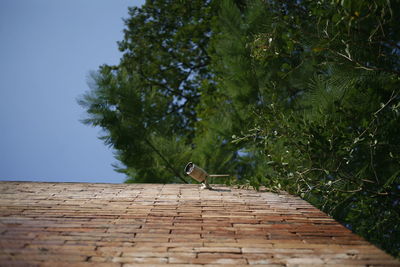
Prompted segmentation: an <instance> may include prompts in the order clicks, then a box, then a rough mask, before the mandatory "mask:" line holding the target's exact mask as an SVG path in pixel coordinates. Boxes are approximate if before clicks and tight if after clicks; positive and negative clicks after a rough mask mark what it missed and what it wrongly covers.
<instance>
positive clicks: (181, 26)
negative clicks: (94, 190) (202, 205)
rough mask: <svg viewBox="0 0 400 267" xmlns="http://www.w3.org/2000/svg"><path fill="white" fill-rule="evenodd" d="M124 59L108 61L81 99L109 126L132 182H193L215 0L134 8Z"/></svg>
mask: <svg viewBox="0 0 400 267" xmlns="http://www.w3.org/2000/svg"><path fill="white" fill-rule="evenodd" d="M129 14H130V17H129V18H128V19H126V20H125V24H126V29H125V38H124V40H123V41H121V42H120V43H119V49H120V51H122V52H123V58H122V59H121V62H120V64H119V65H117V66H107V65H104V66H101V67H100V69H99V70H98V71H97V72H96V73H94V74H93V75H92V78H91V79H92V83H91V85H92V86H91V90H90V91H89V92H87V93H86V94H85V95H84V96H83V97H82V98H81V99H80V100H79V102H80V104H81V105H82V106H83V107H85V108H86V110H87V112H88V114H89V118H88V119H87V120H85V121H84V122H85V123H86V124H89V125H93V126H99V127H101V128H102V129H103V130H104V133H105V135H104V137H102V138H103V139H104V140H105V142H106V144H108V145H110V146H112V147H113V148H115V149H116V151H117V152H116V153H117V155H116V157H117V159H118V160H119V161H120V162H121V164H122V166H116V167H117V169H118V170H119V171H120V172H123V173H125V174H126V175H127V176H128V177H129V179H128V182H187V181H186V179H185V177H184V176H183V174H182V169H183V167H182V166H184V165H185V164H186V163H187V161H189V160H190V158H191V157H190V154H191V150H192V147H191V144H192V140H193V138H194V123H195V122H196V120H197V119H196V118H197V115H196V105H197V103H198V102H199V92H198V91H199V87H200V83H201V82H202V81H203V80H204V79H207V78H209V76H210V73H209V72H208V71H206V66H207V64H208V62H209V56H208V54H207V46H208V40H209V37H210V36H211V33H210V32H211V28H210V22H211V17H212V16H213V8H212V5H211V3H210V2H209V1H190V2H189V1H188V2H186V1H185V2H182V1H165V0H154V1H147V3H146V4H145V5H144V6H143V7H141V8H139V7H133V8H130V9H129Z"/></svg>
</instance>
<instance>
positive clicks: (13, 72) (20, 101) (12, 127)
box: [0, 0, 144, 183]
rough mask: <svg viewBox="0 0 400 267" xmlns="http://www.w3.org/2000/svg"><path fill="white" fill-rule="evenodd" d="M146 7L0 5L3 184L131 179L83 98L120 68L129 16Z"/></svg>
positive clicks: (20, 1)
mask: <svg viewBox="0 0 400 267" xmlns="http://www.w3.org/2000/svg"><path fill="white" fill-rule="evenodd" d="M143 2H144V0H131V1H128V0H0V36H1V37H0V38H1V39H0V40H1V41H0V101H1V103H0V180H20V181H22V180H26V181H67V182H111V183H120V182H123V181H124V178H125V177H124V175H122V174H119V173H116V172H115V171H114V170H113V167H112V166H111V164H112V163H115V162H116V160H115V159H114V156H113V152H112V150H110V149H109V148H107V147H106V146H105V145H104V144H103V143H102V141H100V140H99V139H98V138H97V137H98V136H99V135H100V129H98V128H91V127H88V126H85V125H83V124H81V123H80V121H79V120H80V119H82V118H84V117H85V113H84V110H83V109H82V108H81V107H80V106H79V105H78V104H77V102H76V99H77V98H78V97H79V96H80V95H82V94H83V93H84V92H85V91H86V90H88V86H87V77H88V74H89V72H90V71H92V70H97V68H98V66H100V65H102V64H117V63H118V62H119V58H120V57H121V54H120V52H119V51H118V47H117V44H116V42H117V41H119V40H121V39H122V38H123V33H122V31H123V28H124V24H123V21H122V18H127V17H128V6H133V5H139V6H140V5H142V4H143Z"/></svg>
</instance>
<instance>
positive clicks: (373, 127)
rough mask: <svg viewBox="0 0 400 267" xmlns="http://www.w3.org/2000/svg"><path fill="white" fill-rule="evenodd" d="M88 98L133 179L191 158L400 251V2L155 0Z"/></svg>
mask: <svg viewBox="0 0 400 267" xmlns="http://www.w3.org/2000/svg"><path fill="white" fill-rule="evenodd" d="M129 14H130V17H129V18H128V19H127V20H126V29H125V38H124V40H123V41H121V42H120V43H119V46H120V50H121V51H122V52H123V57H122V59H121V62H120V63H119V64H118V65H117V66H107V65H104V66H101V67H100V68H99V70H98V71H97V72H95V73H94V74H93V75H92V78H91V81H92V83H91V90H90V91H88V92H87V93H86V94H85V95H84V96H83V97H82V98H81V99H80V103H81V105H82V106H84V107H85V109H86V110H87V112H88V114H89V117H88V119H86V120H85V121H84V122H85V123H87V124H89V125H92V126H99V127H101V128H102V129H103V130H104V133H105V134H104V137H102V138H103V139H104V141H105V142H106V144H108V145H110V146H112V147H113V148H114V149H115V150H116V157H117V159H118V160H119V161H120V163H121V166H116V168H117V169H118V170H119V171H121V172H123V173H125V174H126V175H127V177H128V180H127V181H128V182H163V183H171V182H191V181H190V180H189V179H187V178H186V177H185V176H183V173H182V169H183V167H184V166H185V164H186V163H187V162H188V161H194V162H196V163H197V164H198V165H200V166H202V167H204V168H205V169H206V170H207V171H208V172H210V173H230V174H234V175H235V176H236V178H237V182H238V183H239V184H244V185H250V186H253V187H255V188H259V187H261V186H266V187H267V188H269V189H271V190H286V191H288V192H290V193H292V194H297V195H300V196H301V197H303V198H304V199H306V200H308V201H310V202H311V203H313V204H314V205H316V206H318V207H319V208H321V209H322V210H324V211H326V212H327V213H329V214H331V215H332V216H334V218H336V219H338V220H339V221H341V222H342V223H343V224H345V225H346V226H347V227H349V228H351V229H352V230H354V231H355V232H356V233H359V234H360V235H362V236H364V237H365V238H366V239H368V240H369V241H371V242H373V243H375V244H377V245H379V246H380V247H382V248H384V249H385V250H387V251H388V252H390V253H392V254H393V255H395V256H399V251H400V224H399V221H400V117H399V116H400V95H399V94H400V87H399V85H400V78H399V74H400V60H399V56H400V40H399V38H400V32H399V31H400V24H398V21H400V2H398V1H394V0H393V1H390V0H388V1H386V0H382V1H381V0H373V1H371V0H320V1H314V0H286V1H278V0H275V1H274V0H258V1H239V0H237V1H232V0H231V1H229V0H224V1H197V0H195V1H172V0H153V1H147V2H146V4H145V5H144V6H143V7H141V8H131V9H130V13H129Z"/></svg>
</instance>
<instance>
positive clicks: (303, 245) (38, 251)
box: [0, 182, 400, 267]
mask: <svg viewBox="0 0 400 267" xmlns="http://www.w3.org/2000/svg"><path fill="white" fill-rule="evenodd" d="M217 188H218V190H214V191H209V190H200V189H199V187H198V186H197V185H180V184H173V185H160V184H118V185H117V184H85V183H30V182H0V195H1V198H0V265H1V266H7V265H12V266H14V265H15V266H19V265H21V266H26V265H32V266H36V265H38V266H78V267H79V266H120V267H121V266H124V267H127V266H149V265H151V266H166V265H174V266H244V265H257V266H308V265H310V264H313V265H327V266H329V265H331V266H337V265H340V266H354V265H361V266H365V265H368V264H375V265H376V264H378V265H388V266H399V265H400V263H399V262H398V261H397V260H395V259H393V258H392V257H391V256H389V255H387V254H386V253H384V252H383V251H381V250H379V249H378V248H376V247H375V246H373V245H371V244H369V243H368V242H366V241H365V240H364V239H362V238H360V237H359V236H357V235H354V234H352V233H351V231H350V230H348V229H346V228H345V227H343V226H342V225H340V224H338V223H337V222H335V221H334V220H333V219H332V218H330V217H329V216H327V215H326V214H324V213H323V212H321V211H319V210H318V209H315V208H314V207H312V205H310V204H309V203H307V202H305V201H303V200H301V199H300V198H298V197H294V196H291V195H288V194H286V193H282V194H274V193H269V192H256V191H252V190H243V189H232V188H228V187H222V186H220V187H217Z"/></svg>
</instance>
